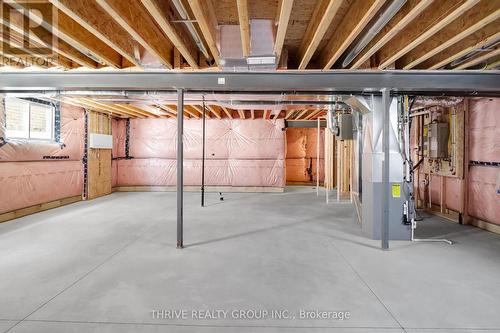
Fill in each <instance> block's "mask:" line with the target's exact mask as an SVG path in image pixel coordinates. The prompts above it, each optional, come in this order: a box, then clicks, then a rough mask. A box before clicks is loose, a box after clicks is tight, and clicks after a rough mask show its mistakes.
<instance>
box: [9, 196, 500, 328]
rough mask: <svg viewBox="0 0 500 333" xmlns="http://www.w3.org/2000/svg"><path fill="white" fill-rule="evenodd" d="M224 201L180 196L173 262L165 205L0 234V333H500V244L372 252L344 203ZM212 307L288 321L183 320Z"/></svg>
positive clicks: (425, 229) (36, 219)
mask: <svg viewBox="0 0 500 333" xmlns="http://www.w3.org/2000/svg"><path fill="white" fill-rule="evenodd" d="M224 198H225V200H224V201H219V198H218V196H217V195H215V194H208V204H209V206H208V207H206V208H200V207H199V194H196V193H186V208H185V241H186V245H187V247H186V248H185V249H183V250H177V249H175V234H176V233H175V215H176V212H175V193H115V194H113V195H111V196H107V197H104V198H100V199H97V200H94V201H91V202H79V203H76V204H73V205H70V206H66V207H62V208H58V209H54V210H51V211H46V212H43V213H40V214H36V215H32V216H28V217H24V218H21V219H18V220H16V221H12V222H8V223H3V224H0V258H1V260H0V272H1V275H0V331H2V332H3V331H9V332H285V331H292V332H404V331H406V332H435V331H438V332H485V331H488V332H500V315H499V313H500V312H499V309H500V288H499V286H500V284H499V279H500V259H499V258H500V236H498V235H495V234H492V233H488V232H485V231H482V230H480V229H476V228H473V227H468V226H461V225H457V224H454V223H451V222H447V221H444V220H440V219H438V218H436V217H432V218H426V219H425V220H424V222H422V223H421V227H420V229H419V234H418V235H419V236H421V237H427V236H434V237H447V238H450V239H452V240H453V241H455V242H456V244H454V245H452V246H450V245H446V244H441V243H409V242H391V250H390V251H387V252H383V251H381V250H380V249H379V242H378V241H370V240H367V239H366V238H364V237H363V236H362V235H361V234H360V227H359V225H358V224H357V222H356V219H355V217H354V209H353V207H352V206H351V205H350V204H348V203H340V204H337V203H331V204H329V205H326V204H325V202H324V196H321V197H320V198H317V197H316V194H315V190H314V189H312V188H288V189H287V192H285V193H283V194H281V193H280V194H276V193H274V194H271V193H269V194H239V193H230V194H225V196H224ZM218 309H220V310H229V311H230V312H231V311H232V310H252V309H253V310H289V311H290V313H291V314H293V315H296V318H295V319H292V318H288V319H284V320H279V319H272V318H266V319H263V320H257V319H247V320H242V319H233V318H230V317H231V315H230V314H229V318H227V319H204V320H201V319H198V320H197V319H192V318H190V316H191V311H192V310H218ZM301 309H305V310H319V311H349V312H350V313H351V318H350V319H348V320H326V319H320V320H305V319H300V318H298V317H297V316H298V311H299V310H301ZM153 310H187V311H189V315H188V318H187V319H177V320H174V319H158V318H153V316H152V311H153Z"/></svg>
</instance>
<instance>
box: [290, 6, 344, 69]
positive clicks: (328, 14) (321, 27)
mask: <svg viewBox="0 0 500 333" xmlns="http://www.w3.org/2000/svg"><path fill="white" fill-rule="evenodd" d="M341 5H342V0H320V1H318V3H317V5H316V7H315V9H314V13H313V15H312V17H311V20H309V25H308V26H307V29H306V32H305V34H304V37H303V38H302V42H301V43H300V47H299V60H300V63H299V68H298V69H306V68H307V65H308V64H309V61H311V58H312V56H313V55H314V53H315V52H316V50H317V48H318V46H319V44H320V43H321V41H322V40H323V37H324V36H325V33H326V31H327V29H328V27H329V26H330V24H331V23H332V21H333V18H334V17H335V15H336V14H337V12H338V10H339V8H340V6H341Z"/></svg>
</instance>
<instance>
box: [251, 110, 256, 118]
mask: <svg viewBox="0 0 500 333" xmlns="http://www.w3.org/2000/svg"><path fill="white" fill-rule="evenodd" d="M250 119H255V110H250Z"/></svg>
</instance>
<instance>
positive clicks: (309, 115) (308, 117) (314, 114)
mask: <svg viewBox="0 0 500 333" xmlns="http://www.w3.org/2000/svg"><path fill="white" fill-rule="evenodd" d="M321 111H323V109H317V110H314V111H312V112H311V113H309V114H308V115H307V116H306V117H305V118H304V119H305V120H309V119H311V118H313V117H314V116H316V115H317V114H318V113H320V112H321Z"/></svg>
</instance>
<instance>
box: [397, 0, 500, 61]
mask: <svg viewBox="0 0 500 333" xmlns="http://www.w3.org/2000/svg"><path fill="white" fill-rule="evenodd" d="M499 18H500V1H483V2H481V3H479V4H477V5H476V6H474V7H472V8H471V9H469V10H468V11H467V12H466V13H464V14H463V15H462V16H460V17H459V18H457V19H456V20H454V21H453V22H451V23H450V24H448V25H447V26H446V27H444V28H443V29H441V31H439V32H438V33H437V34H436V35H434V36H432V37H431V38H429V39H428V40H427V41H425V42H424V43H422V44H420V45H419V47H418V48H415V49H413V50H412V51H411V52H409V53H407V54H406V55H404V56H403V57H402V58H401V59H400V60H398V67H401V68H403V69H411V68H414V67H415V66H417V65H418V64H420V63H422V62H423V61H425V60H427V59H429V58H430V57H432V56H434V55H436V54H438V53H440V52H442V51H443V50H445V49H446V48H448V47H450V46H451V45H453V44H455V43H461V42H462V41H463V40H464V39H465V38H467V37H468V36H470V35H471V34H473V33H475V32H477V31H479V30H481V29H482V28H484V27H485V26H487V25H488V24H490V23H492V22H495V21H496V20H497V19H499ZM499 23H500V22H496V23H495V25H496V27H497V29H498V28H499V27H500V25H499Z"/></svg>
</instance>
